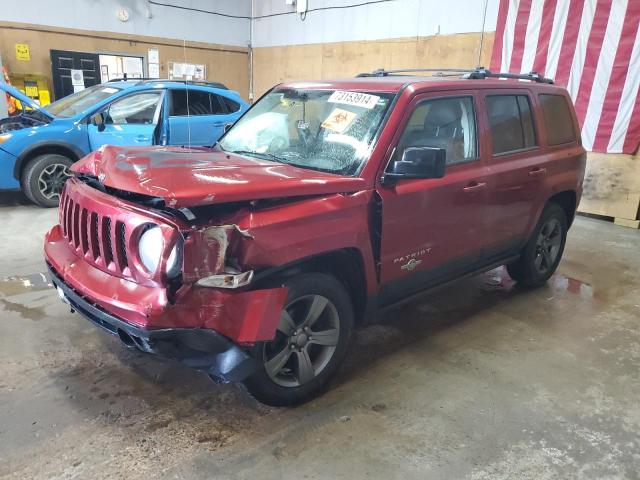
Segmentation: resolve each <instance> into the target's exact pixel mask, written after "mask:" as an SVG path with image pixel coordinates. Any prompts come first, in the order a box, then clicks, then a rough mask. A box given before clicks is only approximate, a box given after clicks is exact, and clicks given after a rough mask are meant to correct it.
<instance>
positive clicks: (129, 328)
mask: <svg viewBox="0 0 640 480" xmlns="http://www.w3.org/2000/svg"><path fill="white" fill-rule="evenodd" d="M49 272H50V274H51V281H52V282H53V284H54V286H55V287H56V289H57V290H58V294H59V295H60V297H61V299H62V300H63V301H65V302H66V303H68V304H69V305H70V306H71V308H72V309H73V310H75V311H77V312H78V313H80V314H81V315H82V316H83V317H85V318H87V319H88V320H90V321H91V322H92V323H94V324H95V325H97V326H99V327H101V328H102V329H104V330H106V331H107V332H109V333H110V334H112V335H115V336H117V337H119V338H120V340H122V342H123V343H124V344H125V345H126V346H127V347H131V348H137V349H139V350H142V351H143V352H147V353H152V354H156V355H159V356H162V357H165V358H170V359H173V360H178V361H180V362H182V363H184V364H185V365H187V366H189V367H192V368H196V369H199V370H204V371H206V372H207V373H208V374H209V375H211V376H212V377H213V378H214V379H216V380H218V381H222V382H240V381H242V380H244V379H245V378H247V377H248V376H249V375H251V374H252V373H253V372H254V371H255V368H256V366H257V364H256V362H255V361H254V360H253V359H252V358H251V357H250V356H249V355H248V354H247V353H246V352H245V351H244V350H243V349H242V348H240V347H239V346H238V345H235V344H234V343H233V342H231V341H230V340H229V339H227V338H225V337H224V336H222V335H220V334H218V333H216V332H215V331H213V330H208V329H202V328H160V329H155V330H149V329H145V328H141V327H137V326H134V325H131V324H129V323H127V322H124V321H122V320H120V319H119V318H117V317H115V316H113V315H111V314H109V313H107V312H106V311H104V310H102V309H100V308H98V307H97V306H96V305H95V304H93V303H91V302H89V301H88V300H87V299H85V298H84V297H82V296H81V295H80V294H79V293H78V292H76V291H75V290H74V289H72V288H71V287H70V286H68V285H67V284H65V283H64V281H63V280H62V279H61V278H60V276H59V275H58V274H57V273H56V272H55V270H53V268H51V266H49Z"/></svg>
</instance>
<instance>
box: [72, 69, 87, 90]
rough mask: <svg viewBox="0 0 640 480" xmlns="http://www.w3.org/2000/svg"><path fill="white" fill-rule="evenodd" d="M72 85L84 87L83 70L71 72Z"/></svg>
mask: <svg viewBox="0 0 640 480" xmlns="http://www.w3.org/2000/svg"><path fill="white" fill-rule="evenodd" d="M71 85H74V86H76V85H78V86H82V87H84V72H83V71H82V70H71Z"/></svg>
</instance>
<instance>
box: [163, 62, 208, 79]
mask: <svg viewBox="0 0 640 480" xmlns="http://www.w3.org/2000/svg"><path fill="white" fill-rule="evenodd" d="M169 78H171V79H173V80H205V79H206V78H207V68H206V65H194V64H192V63H178V62H174V63H171V62H169Z"/></svg>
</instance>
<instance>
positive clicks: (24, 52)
mask: <svg viewBox="0 0 640 480" xmlns="http://www.w3.org/2000/svg"><path fill="white" fill-rule="evenodd" d="M16 60H20V61H23V62H28V61H29V60H31V53H30V52H29V45H27V44H26V43H16Z"/></svg>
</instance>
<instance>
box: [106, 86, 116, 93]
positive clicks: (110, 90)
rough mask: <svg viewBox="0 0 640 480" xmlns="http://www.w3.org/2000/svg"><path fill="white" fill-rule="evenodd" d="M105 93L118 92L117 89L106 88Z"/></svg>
mask: <svg viewBox="0 0 640 480" xmlns="http://www.w3.org/2000/svg"><path fill="white" fill-rule="evenodd" d="M102 91H103V92H104V93H116V92H117V91H118V89H117V88H111V87H105V88H103V89H102Z"/></svg>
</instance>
